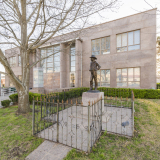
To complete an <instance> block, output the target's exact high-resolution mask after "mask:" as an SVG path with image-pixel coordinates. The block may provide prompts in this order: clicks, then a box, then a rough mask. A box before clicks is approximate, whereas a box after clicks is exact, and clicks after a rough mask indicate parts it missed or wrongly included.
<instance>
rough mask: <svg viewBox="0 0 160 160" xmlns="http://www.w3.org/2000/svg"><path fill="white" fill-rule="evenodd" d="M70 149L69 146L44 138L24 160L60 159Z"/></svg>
mask: <svg viewBox="0 0 160 160" xmlns="http://www.w3.org/2000/svg"><path fill="white" fill-rule="evenodd" d="M71 149H72V148H71V147H68V146H65V145H62V144H59V143H55V142H51V141H47V140H45V141H44V142H43V143H42V144H41V145H40V146H39V147H38V148H37V149H35V150H34V151H33V152H32V153H30V154H29V155H28V156H27V157H26V158H25V160H62V159H63V158H65V157H66V155H67V153H68V152H69V151H70V150H71Z"/></svg>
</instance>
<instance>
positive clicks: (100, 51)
mask: <svg viewBox="0 0 160 160" xmlns="http://www.w3.org/2000/svg"><path fill="white" fill-rule="evenodd" d="M107 37H109V41H110V42H109V52H106V53H103V54H102V51H104V50H103V49H102V39H103V38H105V45H106V38H107ZM94 40H100V49H99V53H100V54H96V55H106V54H110V53H111V48H110V46H111V38H110V36H105V37H101V38H97V39H92V40H91V53H93V50H92V48H93V41H94ZM97 51H98V50H96V51H95V52H97ZM92 55H95V54H92Z"/></svg>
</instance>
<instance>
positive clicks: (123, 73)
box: [122, 69, 127, 81]
mask: <svg viewBox="0 0 160 160" xmlns="http://www.w3.org/2000/svg"><path fill="white" fill-rule="evenodd" d="M122 81H127V69H122Z"/></svg>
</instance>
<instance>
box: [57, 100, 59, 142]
mask: <svg viewBox="0 0 160 160" xmlns="http://www.w3.org/2000/svg"><path fill="white" fill-rule="evenodd" d="M58 109H59V100H57V142H59V111H58Z"/></svg>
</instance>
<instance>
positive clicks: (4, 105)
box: [1, 99, 11, 107]
mask: <svg viewBox="0 0 160 160" xmlns="http://www.w3.org/2000/svg"><path fill="white" fill-rule="evenodd" d="M10 103H11V100H9V99H7V100H4V101H1V104H2V106H3V107H8V106H9V105H10Z"/></svg>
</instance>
